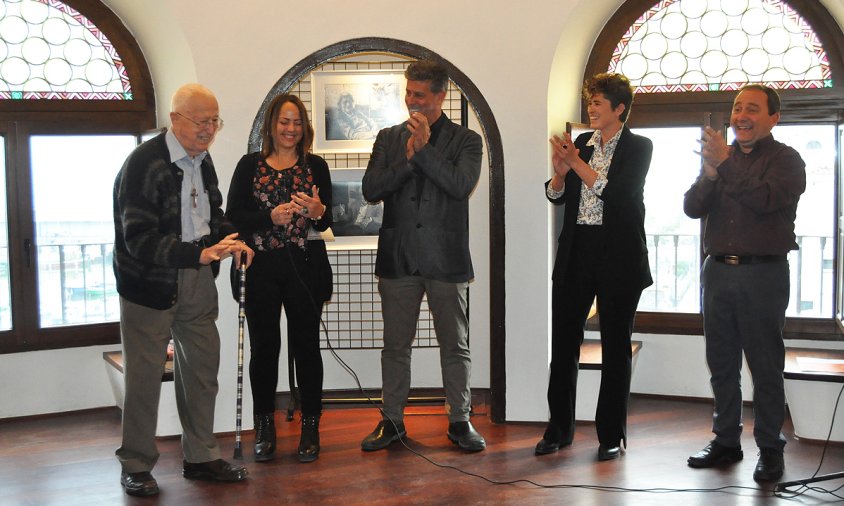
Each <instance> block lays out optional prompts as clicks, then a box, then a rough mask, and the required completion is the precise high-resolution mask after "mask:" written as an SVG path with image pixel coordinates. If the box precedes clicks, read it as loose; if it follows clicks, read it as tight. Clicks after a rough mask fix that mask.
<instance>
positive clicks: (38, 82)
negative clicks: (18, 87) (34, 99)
mask: <svg viewBox="0 0 844 506" xmlns="http://www.w3.org/2000/svg"><path fill="white" fill-rule="evenodd" d="M23 91H25V92H29V93H39V92H40V93H46V92H49V91H52V90H51V89H50V84H49V83H48V82H47V81H45V80H43V79H41V78H40V77H37V78H35V79H30V80H29V81H27V82H25V83H24V85H23Z"/></svg>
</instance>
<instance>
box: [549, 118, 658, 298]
mask: <svg viewBox="0 0 844 506" xmlns="http://www.w3.org/2000/svg"><path fill="white" fill-rule="evenodd" d="M591 137H592V132H588V133H584V134H581V135H579V136H578V137H577V139H576V140H575V142H574V145H575V147H576V148H578V149H579V150H580V158H581V159H582V160H583V161H585V162H586V163H589V159H590V158H592V152H593V151H594V148H593V147H592V146H587V145H586V142H587V141H588V140H589V139H590V138H591ZM652 154H653V143H652V142H651V140H650V139H648V138H647V137H642V136H641V135H636V134H634V133H633V132H631V131H630V129H628V128H627V127H626V126H625V127H623V131H622V133H621V137H620V138H619V139H618V145H616V148H615V153H614V154H613V158H612V162H611V163H610V168H609V170H608V172H607V186H606V187H605V188H604V191H603V192H602V194H601V196H600V199H601V200H602V201H603V203H604V216H603V229H604V233H605V234H606V240H607V248H608V251H607V254H608V257H607V265H606V268H607V273H608V274H609V275H610V276H611V279H616V280H618V282H619V286H625V287H630V288H632V289H638V290H644V289H645V288H647V287H648V286H650V285H652V284H653V279H652V278H651V270H650V266H649V264H648V247H647V242H646V238H645V202H644V188H645V176H647V174H648V169H649V168H650V164H651V155H652ZM550 182H551V181H550V180H549V181H547V182H546V183H545V186H546V187H547V186H548V184H549V183H550ZM581 189H582V182H581V180H580V178H579V177H578V176H577V174H576V173H575V172H574V171H573V170H571V171H569V173H568V174H567V175H566V187H565V192H564V193H563V195H561V196H560V197H559V198H557V199H549V200H551V202H552V203H554V204H557V205H560V204H564V205H565V206H566V207H565V214H564V216H563V230H562V232H560V239H559V245H558V247H557V258H556V260H555V261H554V272H553V276H552V279H553V280H554V281H560V282H562V281H563V279H564V278H565V274H566V268H567V266H568V263H569V254H570V252H571V245H572V240H573V238H574V228H575V226H576V225H577V213H578V209H579V207H580V192H581Z"/></svg>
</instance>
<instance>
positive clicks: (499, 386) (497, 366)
mask: <svg viewBox="0 0 844 506" xmlns="http://www.w3.org/2000/svg"><path fill="white" fill-rule="evenodd" d="M369 52H389V53H394V54H399V55H402V56H407V57H410V58H413V59H423V58H425V59H432V60H436V61H438V62H440V63H442V64H443V65H445V67H446V68H447V69H448V74H449V77H450V78H451V80H452V81H453V82H454V84H455V85H456V86H457V87H458V88H459V89H460V91H462V92H463V94H464V95H465V96H466V98H467V99H468V101H469V102H470V103H471V104H472V106H473V107H474V109H475V112H476V114H477V116H478V119H479V121H480V123H481V126H482V128H483V135H484V136H485V137H486V142H487V147H488V149H489V153H488V158H489V169H490V170H489V250H490V252H489V254H490V259H489V260H490V262H489V263H490V271H489V277H490V336H489V339H490V387H491V388H490V392H491V406H490V411H491V417H492V420H493V421H495V422H503V421H504V420H505V417H506V410H505V395H506V369H505V328H504V322H505V320H504V311H505V309H504V298H505V291H504V244H505V243H504V148H503V146H502V143H501V133H500V131H499V129H498V124H497V123H496V121H495V116H494V115H493V114H492V109H491V108H490V107H489V104H488V103H487V101H486V99H485V98H484V96H483V95H482V94H481V92H480V90H478V88H477V86H475V84H474V83H473V82H472V80H471V79H469V77H468V76H466V74H464V73H463V72H462V71H461V70H460V69H458V68H457V67H456V66H454V65H453V64H452V63H451V62H449V61H448V60H446V59H445V58H443V57H442V56H440V55H439V54H437V53H435V52H433V51H431V50H429V49H427V48H425V47H422V46H419V45H416V44H413V43H411V42H407V41H403V40H397V39H389V38H381V37H364V38H359V39H350V40H345V41H342V42H338V43H336V44H332V45H330V46H327V47H325V48H322V49H320V50H319V51H316V52H314V53H312V54H310V55H308V56H307V57H305V58H303V59H302V60H300V61H299V62H298V63H296V64H295V65H294V66H293V67H291V68H290V69H289V70H288V71H287V72H286V73H285V74H284V75H283V76H282V77H281V79H279V80H278V81H277V82H276V83H275V85H273V87H272V88H271V89H270V91H269V93H267V96H266V98H265V99H264V101H263V103H262V104H261V107H260V109H259V111H258V113H257V114H256V116H255V120H254V122H253V123H252V131H251V132H250V135H249V151H250V152H251V151H257V150H258V149H260V146H261V135H260V130H261V124H262V123H263V119H264V113H265V111H266V110H267V107H268V106H269V103H270V101H271V100H272V99H273V97H275V96H276V95H278V94H280V93H284V92H285V91H287V90H288V89H290V88H291V87H292V86H293V85H294V84H295V83H296V82H297V81H298V80H299V79H300V78H301V77H302V76H303V75H305V74H307V73H308V72H310V71H311V70H313V69H314V68H316V67H318V66H320V65H322V64H324V63H326V62H327V61H329V60H332V59H334V58H337V57H340V56H347V55H351V54H355V53H369Z"/></svg>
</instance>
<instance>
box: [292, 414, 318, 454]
mask: <svg viewBox="0 0 844 506" xmlns="http://www.w3.org/2000/svg"><path fill="white" fill-rule="evenodd" d="M319 417H320V415H302V434H301V436H299V447H298V448H297V449H296V457H297V458H298V459H299V462H302V463H307V462H313V461H315V460H316V459H317V458H319Z"/></svg>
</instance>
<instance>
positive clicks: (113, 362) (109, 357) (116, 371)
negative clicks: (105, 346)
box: [103, 351, 182, 436]
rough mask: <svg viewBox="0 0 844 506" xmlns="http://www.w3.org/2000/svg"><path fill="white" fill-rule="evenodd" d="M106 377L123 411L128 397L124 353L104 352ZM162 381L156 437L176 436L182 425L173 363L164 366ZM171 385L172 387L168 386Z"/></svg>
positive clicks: (169, 361)
mask: <svg viewBox="0 0 844 506" xmlns="http://www.w3.org/2000/svg"><path fill="white" fill-rule="evenodd" d="M103 360H104V361H105V367H106V375H107V376H108V381H109V384H110V385H111V391H112V392H113V393H114V401H115V403H116V405H117V407H118V408H120V409H121V410H123V400H124V398H125V397H126V385H125V383H124V382H123V353H122V352H120V351H106V352H103ZM161 381H162V382H164V383H165V385H162V386H161V398H160V399H159V401H158V425H157V427H156V431H155V435H156V436H175V435H178V434H181V433H182V423H181V421H180V420H179V412H178V410H177V409H176V392H175V389H174V388H173V386H172V384H173V361H172V360H168V361H167V363H166V364H165V365H164V374H163V375H162V376H161ZM166 385H170V386H166Z"/></svg>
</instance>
